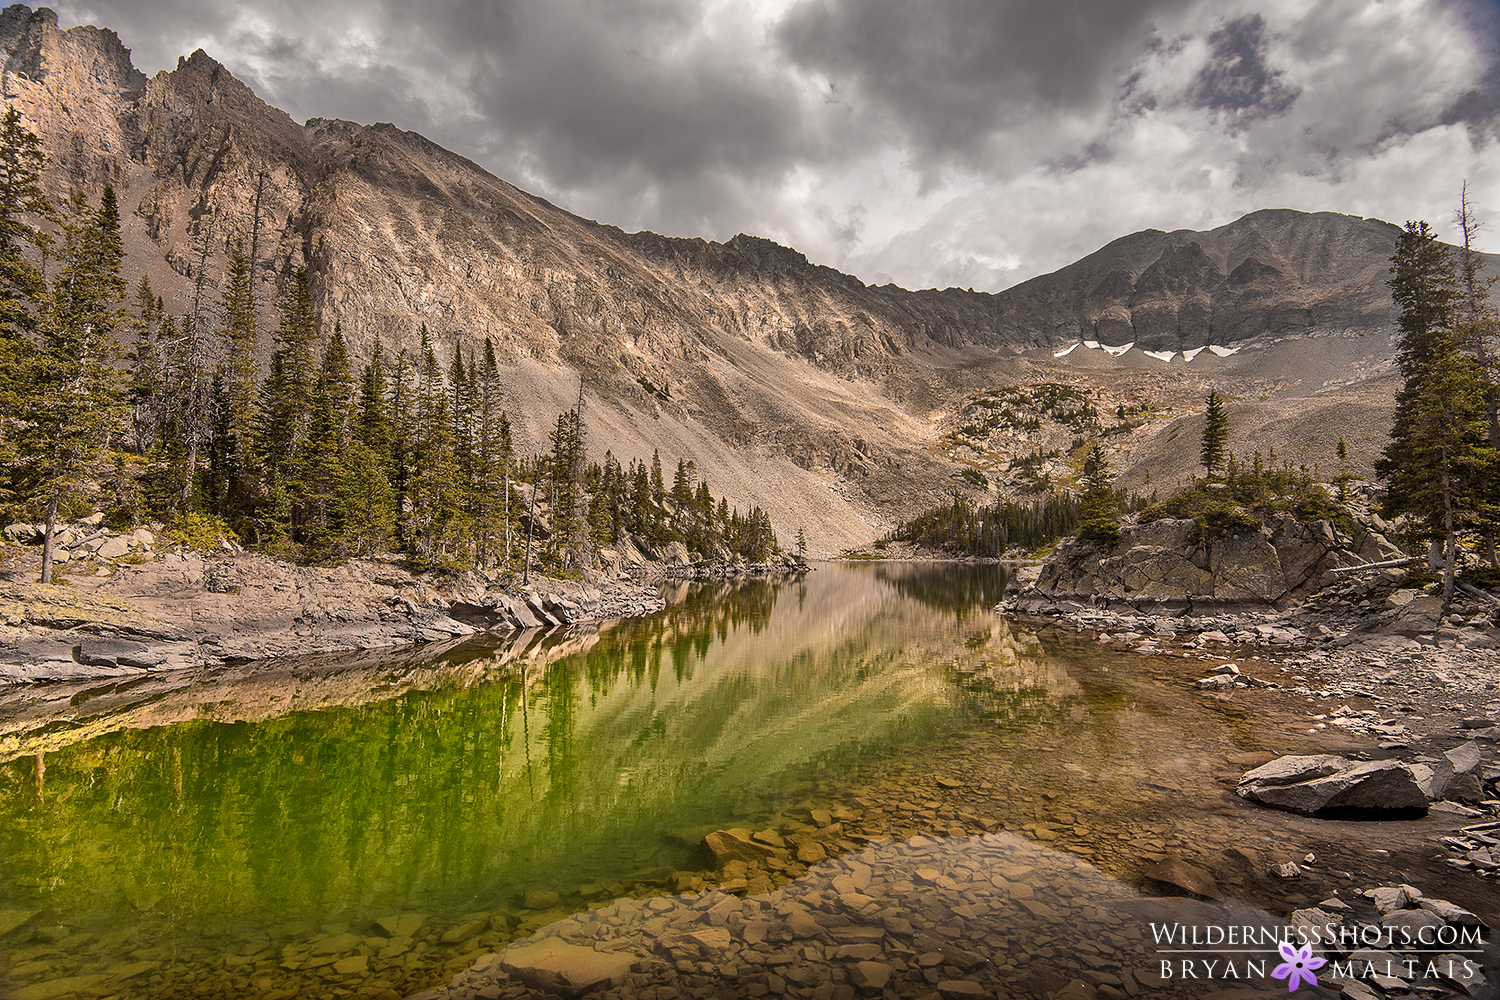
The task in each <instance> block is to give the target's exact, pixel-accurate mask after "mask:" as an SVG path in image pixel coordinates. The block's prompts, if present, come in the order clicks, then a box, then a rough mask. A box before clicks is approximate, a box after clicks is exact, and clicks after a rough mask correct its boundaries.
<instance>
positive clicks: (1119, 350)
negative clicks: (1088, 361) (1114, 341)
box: [1104, 340, 1135, 358]
mask: <svg viewBox="0 0 1500 1000" xmlns="http://www.w3.org/2000/svg"><path fill="white" fill-rule="evenodd" d="M1134 346H1135V341H1133V340H1132V341H1131V342H1130V343H1128V344H1121V345H1120V346H1119V347H1106V348H1104V353H1105V354H1108V355H1109V356H1110V357H1112V358H1118V357H1119V356H1120V355H1122V354H1124V353H1125V352H1126V351H1128V350H1130V349H1131V348H1132V347H1134Z"/></svg>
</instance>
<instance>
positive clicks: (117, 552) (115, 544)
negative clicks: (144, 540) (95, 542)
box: [94, 535, 130, 559]
mask: <svg viewBox="0 0 1500 1000" xmlns="http://www.w3.org/2000/svg"><path fill="white" fill-rule="evenodd" d="M129 552H130V539H128V538H126V537H125V536H124V535H116V536H114V537H113V538H107V539H105V540H104V543H103V544H102V545H100V546H99V549H98V551H96V552H95V553H94V554H95V555H97V556H98V557H99V558H101V559H122V558H124V557H125V555H126V554H127V553H129Z"/></svg>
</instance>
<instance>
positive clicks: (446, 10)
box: [58, 0, 1500, 289]
mask: <svg viewBox="0 0 1500 1000" xmlns="http://www.w3.org/2000/svg"><path fill="white" fill-rule="evenodd" d="M58 9H59V14H60V15H61V18H62V20H63V22H64V24H71V23H85V22H87V23H95V24H100V25H103V26H107V27H111V28H114V29H116V30H117V31H118V32H119V33H120V36H121V38H122V39H123V40H124V41H125V43H126V44H127V45H129V46H132V47H133V49H134V51H135V58H136V62H137V65H139V66H140V67H141V68H142V69H144V70H146V71H147V72H153V71H155V70H158V69H162V68H170V67H171V66H173V65H175V64H176V60H177V57H178V56H180V55H183V54H186V53H188V52H191V51H192V50H193V49H195V48H199V47H201V48H203V49H205V50H206V51H207V52H208V53H209V54H210V55H212V56H214V57H215V58H217V59H219V60H220V61H222V62H223V63H225V65H227V66H228V67H229V69H230V70H231V71H232V72H234V73H235V74H236V75H237V76H239V77H240V78H241V79H242V80H244V81H245V82H246V83H248V84H250V85H251V86H252V87H254V88H255V89H256V90H257V92H258V93H260V94H261V96H262V97H263V98H265V99H266V100H267V101H268V102H270V103H272V104H275V105H277V106H279V107H282V108H284V109H285V110H287V111H288V112H290V113H291V114H292V115H294V116H295V117H298V118H308V117H314V116H317V117H341V118H348V119H351V120H355V121H362V122H374V121H392V122H394V123H395V124H397V125H398V126H400V127H402V128H406V129H411V130H413V131H418V132H421V133H423V134H425V135H427V136H428V137H429V138H431V139H433V140H434V141H436V142H439V143H441V144H443V145H445V146H447V147H449V148H451V149H454V150H455V151H457V152H459V153H462V154H464V155H466V156H469V157H471V158H473V159H475V160H476V161H477V162H479V163H481V164H482V165H484V166H485V167H487V168H488V169H490V170H492V171H493V172H494V173H496V174H498V175H500V176H502V177H505V178H506V179H507V180H511V181H513V182H515V183H517V184H519V185H520V186H522V187H525V188H527V189H529V190H533V191H535V192H536V193H538V194H541V195H543V196H545V197H548V198H549V199H552V200H553V201H555V202H557V203H559V204H561V205H563V206H565V207H568V208H570V209H571V210H573V211H575V212H577V213H579V214H581V215H585V216H588V217H591V218H598V219H600V220H602V221H606V222H610V223H613V224H616V225H620V226H623V227H625V228H627V229H637V228H645V229H652V230H655V231H658V232H663V233H667V234H671V235H687V236H704V237H707V238H711V239H726V238H728V237H729V236H732V235H733V234H734V233H736V232H749V233H754V234H757V235H763V236H768V237H770V238H772V239H777V240H780V241H782V242H785V243H789V244H791V245H793V246H796V247H797V248H798V249H799V250H802V251H803V252H805V253H807V254H808V256H809V257H811V258H812V259H813V260H816V261H819V262H822V263H827V264H830V265H832V266H835V267H840V268H843V269H845V270H850V271H852V272H853V273H855V274H858V275H861V276H864V277H866V278H868V279H872V280H873V278H874V276H875V275H876V274H880V275H881V276H882V278H884V277H885V276H887V275H889V276H891V277H893V278H894V279H895V280H896V281H897V282H898V283H901V284H903V285H907V286H908V287H918V286H926V285H937V286H946V285H959V286H971V285H972V286H974V287H977V288H988V289H997V288H1000V287H1004V286H1006V285H1008V284H1011V283H1014V282H1015V281H1018V280H1023V279H1024V278H1026V277H1029V276H1031V275H1034V274H1038V273H1042V272H1044V271H1047V270H1051V269H1053V268H1055V267H1058V266H1061V265H1062V264H1065V263H1067V262H1068V261H1070V260H1072V259H1075V258H1076V257H1078V256H1080V255H1081V254H1084V253H1087V252H1089V251H1091V250H1093V249H1096V248H1097V247H1098V246H1100V245H1102V244H1104V243H1106V242H1108V241H1109V240H1111V239H1113V238H1115V237H1117V236H1120V235H1123V234H1125V233H1127V232H1130V231H1133V230H1135V229H1138V228H1144V227H1148V226H1149V227H1157V228H1168V229H1171V228H1181V227H1192V228H1201V227H1205V226H1212V225H1217V224H1222V223H1224V222H1228V221H1230V220H1232V219H1233V218H1235V217H1237V216H1238V215H1240V214H1242V213H1244V212H1247V211H1252V210H1254V209H1258V208H1266V207H1292V208H1301V209H1306V210H1332V211H1344V212H1350V213H1354V214H1363V215H1378V216H1380V217H1383V218H1388V219H1391V220H1393V221H1396V222H1401V221H1404V220H1405V219H1407V218H1429V219H1431V220H1433V221H1434V222H1435V223H1437V224H1438V225H1439V228H1440V229H1441V228H1442V227H1443V226H1444V225H1445V224H1447V223H1448V221H1449V220H1450V218H1451V212H1452V207H1453V203H1454V202H1455V201H1456V199H1457V191H1458V187H1459V185H1460V184H1461V183H1462V181H1463V180H1464V179H1465V178H1467V179H1468V180H1469V182H1470V193H1471V196H1472V197H1474V199H1475V200H1476V202H1477V203H1478V205H1479V206H1480V208H1481V210H1482V211H1488V210H1490V209H1491V208H1492V207H1493V208H1494V209H1495V210H1500V166H1497V165H1495V164H1496V163H1497V162H1500V158H1497V157H1495V156H1494V155H1493V153H1494V150H1493V146H1494V144H1495V142H1496V111H1497V108H1500V58H1497V49H1500V26H1497V17H1496V13H1495V8H1494V7H1493V5H1490V4H1485V3H1480V2H1477V0H1476V2H1474V3H1468V2H1459V0H1398V2H1391V3H1384V4H1368V3H1365V2H1363V0H1325V2H1322V3H1319V4H1306V3H1302V2H1299V0H1255V2H1241V0H1227V2H1225V0H1058V2H1055V3H1049V4H1046V5H1037V4H1029V3H1020V2H994V0H758V2H754V3H744V2H737V0H431V2H426V3H422V4H417V5H413V4H407V3H395V2H391V0H373V2H372V0H329V2H321V3H300V2H298V3H294V2H292V0H261V2H259V3H257V4H255V5H253V6H252V5H247V4H242V3H238V2H232V0H194V2H186V0H160V2H143V0H93V2H89V3H79V2H65V3H61V4H59V5H58ZM1493 228H1495V227H1492V229H1493ZM1491 235H1493V234H1491ZM1497 248H1500V247H1491V249H1497Z"/></svg>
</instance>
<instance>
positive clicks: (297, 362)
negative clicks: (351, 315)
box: [231, 268, 342, 534]
mask: <svg viewBox="0 0 1500 1000" xmlns="http://www.w3.org/2000/svg"><path fill="white" fill-rule="evenodd" d="M231 273H233V268H231ZM279 312H280V320H279V322H278V323H277V326H276V350H275V352H274V353H273V354H272V355H271V368H270V371H269V373H268V374H267V376H266V380H265V384H264V386H263V387H262V389H261V407H260V410H261V422H260V433H259V437H258V440H257V442H256V444H257V458H258V464H259V466H260V474H261V477H262V479H263V481H264V483H265V490H266V495H267V500H268V502H267V509H266V511H265V512H264V516H263V520H264V521H265V522H266V525H267V527H268V528H269V529H270V530H272V531H273V532H279V531H280V530H286V531H288V532H290V533H292V534H296V533H297V531H298V528H299V521H300V517H301V508H300V506H299V505H298V504H297V499H296V498H297V497H298V496H299V495H300V494H301V493H302V491H303V488H304V486H305V484H304V482H303V481H302V474H303V469H302V466H301V461H300V460H301V459H302V458H304V457H306V455H307V454H308V451H307V439H308V431H309V428H310V425H311V422H312V403H313V390H314V388H315V387H316V385H317V381H318V369H317V361H316V359H315V357H314V353H313V352H314V345H315V344H316V343H317V340H318V318H317V315H316V314H315V313H314V312H313V307H312V290H311V288H310V286H309V283H308V278H307V269H306V268H298V269H297V272H296V275H295V277H294V278H293V280H292V283H291V285H290V286H288V288H287V290H286V292H285V294H283V296H282V299H281V304H280V307H279ZM340 343H342V338H340Z"/></svg>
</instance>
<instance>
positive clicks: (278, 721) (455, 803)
mask: <svg viewBox="0 0 1500 1000" xmlns="http://www.w3.org/2000/svg"><path fill="white" fill-rule="evenodd" d="M1003 582H1004V577H1003V570H1001V569H1000V568H998V567H963V566H942V567H930V566H928V567H921V566H900V565H889V564H887V565H877V566H863V567H827V568H824V569H820V570H818V571H817V572H815V573H813V574H812V575H810V576H809V577H808V578H807V579H806V580H804V581H801V582H790V583H782V584H774V583H764V582H761V583H754V584H749V585H746V586H743V587H739V588H731V587H682V588H679V589H678V590H676V591H674V592H673V593H672V594H671V595H669V596H670V597H671V598H672V599H673V600H674V601H676V603H675V604H674V605H673V606H672V607H671V608H669V609H668V611H666V612H664V613H663V614H661V615H659V616H656V617H654V618H652V619H649V620H643V621H631V622H624V623H621V624H620V625H618V626H617V627H614V628H612V629H609V630H606V631H604V632H603V633H599V634H593V633H588V634H581V635H571V636H558V635H554V636H550V637H537V636H529V637H524V638H522V639H519V640H515V641H507V642H498V641H486V642H478V643H475V642H469V643H464V644H461V645H458V646H456V647H452V648H448V649H446V650H442V651H438V650H433V649H427V650H420V651H416V652H408V653H405V654H400V655H394V656H381V657H375V656H355V657H345V658H340V659H335V660H330V661H317V662H301V663H297V664H283V665H274V664H273V665H259V666H252V667H243V668H233V669H225V670H221V671H215V672H210V673H206V674H202V675H195V676H187V675H184V676H174V677H168V678H156V679H152V680H150V681H148V682H145V683H141V684H138V685H135V686H126V687H124V688H123V689H121V688H111V687H110V686H108V685H106V686H103V687H100V688H96V689H93V690H77V691H73V692H71V693H69V692H62V693H61V694H62V695H64V696H66V697H52V698H51V699H50V700H48V699H45V698H44V699H43V700H41V701H40V702H38V701H36V700H35V697H32V698H31V700H26V699H20V700H17V699H16V698H12V699H9V700H8V701H6V702H0V713H4V714H3V715H0V718H4V719H5V720H6V721H4V722H3V723H0V859H3V862H0V997H13V998H15V1000H43V998H46V997H62V996H74V995H76V996H84V997H106V996H122V997H124V996H132V997H134V996H140V997H166V996H226V997H228V996H234V997H240V996H262V997H290V996H292V995H309V996H329V997H336V996H377V995H379V994H380V993H381V992H382V991H384V990H386V989H390V988H394V989H395V990H396V991H397V992H398V993H407V992H412V991H414V990H417V989H421V988H423V987H426V986H430V985H434V984H436V983H439V982H443V981H445V980H446V979H447V978H448V977H449V976H450V975H451V974H452V973H453V972H454V971H457V970H459V969H462V968H465V967H467V965H468V964H469V963H470V962H472V961H473V959H474V958H475V957H476V956H477V955H480V954H483V953H485V952H487V951H490V950H494V949H495V948H497V947H501V946H503V945H504V943H505V942H506V941H509V940H511V939H514V938H515V937H518V936H524V935H525V934H527V933H529V932H530V931H532V930H534V929H535V928H536V927H537V926H540V925H542V924H544V923H546V922H548V921H550V920H554V919H557V918H558V917H559V916H561V915H563V914H565V913H568V912H576V911H579V910H582V909H584V908H586V907H588V906H590V905H602V904H604V903H608V902H609V901H611V900H613V899H615V898H617V897H619V896H623V895H642V894H653V893H672V892H677V891H681V890H684V889H693V888H697V887H699V886H701V885H703V884H705V883H704V881H703V880H704V879H707V880H708V884H714V883H715V882H717V880H718V879H719V877H720V876H722V873H719V874H717V875H716V874H713V873H711V872H708V871H706V870H705V869H708V868H711V864H710V862H709V860H708V859H707V858H705V857H704V856H703V855H702V854H701V853H700V852H699V849H698V846H697V845H698V844H699V842H700V840H701V838H702V836H703V834H704V833H705V832H708V831H711V830H715V829H720V828H731V827H744V828H746V829H750V830H761V829H763V828H766V827H770V828H771V829H774V830H781V831H783V832H786V833H787V834H788V835H789V836H790V835H792V834H793V833H798V832H802V831H805V830H810V829H813V828H814V827H817V826H819V825H820V824H822V825H823V826H825V827H826V829H827V830H830V831H834V830H835V826H836V827H837V828H838V829H837V831H835V832H833V833H831V834H829V835H827V836H824V837H823V839H822V841H821V842H822V843H824V844H826V846H827V848H828V849H829V850H830V851H831V852H832V853H837V852H838V851H840V850H853V849H856V848H858V847H860V846H861V845H862V844H863V843H864V842H866V841H867V840H869V839H875V838H879V837H883V836H887V835H894V836H898V837H899V836H902V835H907V834H910V833H915V832H927V833H932V832H936V833H940V834H947V835H952V836H959V835H963V834H973V833H979V832H983V831H984V830H988V829H996V828H998V827H999V826H1001V825H1003V826H1005V827H1007V828H1009V829H1012V830H1015V831H1018V832H1021V833H1022V834H1024V835H1026V836H1029V837H1032V838H1034V839H1036V840H1038V841H1042V842H1046V843H1049V844H1052V845H1053V846H1059V847H1063V848H1065V849H1068V850H1074V851H1077V852H1078V853H1080V854H1084V855H1085V856H1088V857H1089V858H1090V859H1091V860H1093V861H1094V862H1095V863H1096V864H1098V865H1100V867H1101V868H1103V869H1105V870H1107V871H1109V872H1110V873H1111V874H1115V875H1118V876H1122V877H1127V878H1129V877H1133V876H1137V875H1138V872H1139V868H1141V867H1142V866H1143V862H1142V861H1141V859H1142V858H1150V857H1152V856H1154V855H1159V854H1160V853H1161V852H1163V851H1167V850H1177V849H1187V848H1190V847H1192V846H1193V845H1194V843H1195V842H1201V841H1203V840H1205V839H1209V840H1212V839H1222V840H1224V844H1223V845H1222V846H1228V844H1229V841H1230V839H1231V838H1232V839H1233V840H1234V841H1236V842H1242V843H1244V844H1247V845H1250V844H1252V842H1253V847H1252V849H1253V850H1259V851H1262V852H1265V853H1266V855H1267V858H1269V857H1270V854H1271V853H1272V852H1274V850H1275V849H1276V844H1277V842H1278V840H1279V841H1282V842H1287V841H1288V840H1289V838H1293V839H1294V838H1295V837H1315V836H1318V835H1319V833H1318V831H1319V829H1320V828H1319V827H1318V825H1317V824H1316V823H1315V822H1314V821H1305V822H1304V821H1299V820H1294V819H1293V818H1290V817H1281V816H1279V815H1277V814H1267V813H1265V812H1264V811H1256V810H1251V809H1249V808H1248V807H1245V806H1243V805H1242V804H1240V803H1239V802H1238V801H1237V800H1233V799H1232V797H1231V798H1230V799H1229V800H1226V798H1225V796H1224V790H1223V787H1222V784H1223V781H1224V780H1226V779H1228V780H1232V778H1233V776H1234V775H1237V774H1238V772H1239V770H1242V769H1243V768H1242V767H1239V766H1238V765H1237V764H1236V763H1235V762H1234V761H1233V760H1230V759H1229V758H1231V757H1233V756H1234V755H1235V754H1236V753H1244V752H1248V753H1250V754H1251V755H1252V756H1253V755H1255V754H1262V753H1263V754H1265V756H1266V757H1269V756H1271V755H1272V754H1271V753H1270V749H1271V747H1272V744H1277V743H1278V742H1279V743H1289V742H1290V741H1292V740H1293V738H1292V736H1291V734H1292V733H1293V732H1294V731H1295V729H1296V727H1297V726H1298V725H1305V723H1302V722H1300V720H1299V719H1298V718H1297V716H1296V713H1295V712H1288V713H1286V716H1287V720H1286V724H1285V725H1284V726H1283V727H1282V728H1281V729H1277V728H1275V727H1274V726H1272V727H1270V728H1269V729H1268V728H1267V727H1265V726H1261V725H1258V724H1255V725H1252V724H1251V723H1250V721H1248V719H1247V717H1246V716H1245V714H1244V713H1243V712H1240V711H1239V710H1238V709H1236V708H1235V707H1234V706H1226V705H1223V704H1222V703H1216V702H1210V701H1206V700H1204V699H1202V698H1199V697H1197V696H1193V695H1191V694H1187V693H1184V692H1182V691H1181V690H1179V688H1178V686H1177V679H1175V678H1165V680H1166V683H1162V682H1161V681H1158V680H1156V679H1155V677H1154V676H1153V671H1151V670H1147V671H1144V672H1143V671H1142V670H1141V665H1142V664H1143V663H1146V662H1147V661H1143V660H1141V659H1140V658H1136V657H1119V656H1115V655H1113V654H1101V653H1099V652H1098V651H1096V650H1093V649H1089V648H1084V647H1083V646H1068V645H1066V644H1046V643H1042V642H1040V641H1038V640H1037V639H1036V638H1035V637H1033V636H1029V635H1027V634H1025V633H1017V632H1015V631H1013V630H1012V629H1011V628H1010V627H1009V626H1008V625H1007V623H1006V622H1005V621H1003V620H1002V619H1001V618H999V617H998V616H996V615H994V614H993V613H992V612H990V611H989V610H988V609H989V608H990V607H991V606H992V605H993V604H994V602H995V601H996V600H997V599H998V596H999V591H1000V588H1001V587H1002V586H1003ZM1176 667H1177V669H1178V670H1179V671H1187V670H1190V669H1191V668H1188V667H1185V666H1183V665H1181V664H1178V665H1176ZM1161 669H1166V668H1159V669H1157V670H1155V671H1154V673H1158V674H1159V673H1160V670H1161ZM1184 676H1191V674H1190V673H1187V674H1184ZM1277 752H1291V751H1290V750H1286V749H1283V748H1281V747H1279V746H1278V747H1277ZM940 777H941V778H943V779H944V781H945V783H942V784H935V782H936V780H937V778H940ZM820 808H828V809H831V810H836V812H835V813H834V814H833V815H830V816H828V817H825V818H823V819H820V818H819V815H818V812H817V810H819V809H820ZM825 820H826V821H827V822H825ZM835 821H836V822H835ZM830 822H831V823H833V825H829V823H830ZM1231 824H1234V825H1233V826H1231ZM1244 824H1249V825H1244ZM1299 824H1300V825H1299ZM1304 827H1305V829H1304ZM1324 836H1325V837H1326V834H1325V835H1324ZM1218 846H1221V845H1218V844H1214V845H1213V847H1214V850H1217V848H1218ZM1346 846H1347V845H1346ZM1320 849H1321V848H1320ZM1330 849H1332V847H1330ZM1361 849H1363V848H1362V847H1348V850H1351V851H1356V852H1357V851H1358V850H1361ZM1354 860H1355V861H1357V860H1358V859H1357V858H1355V859H1354ZM1348 867H1350V868H1355V869H1357V865H1355V864H1353V863H1352V862H1351V863H1350V864H1349V865H1348ZM799 870H800V869H799V868H798V866H796V865H793V866H790V867H788V868H787V869H786V870H785V871H780V870H778V871H775V872H770V873H768V875H769V876H772V877H774V879H775V881H776V883H777V884H780V883H781V882H784V881H785V880H786V879H787V878H789V877H793V876H796V875H797V874H799ZM1239 888H1241V889H1244V890H1245V891H1253V890H1254V879H1253V878H1252V877H1249V876H1247V878H1246V880H1244V885H1242V886H1240V887H1239ZM1307 891H1308V892H1317V891H1324V892H1326V891H1327V887H1324V886H1318V885H1309V887H1308V890H1307ZM1314 898H1318V897H1314ZM402 915H405V916H406V917H407V918H408V920H409V921H411V922H408V923H405V924H399V925H398V924H397V923H396V922H395V921H394V919H393V918H397V917H400V916H402ZM23 919H24V922H20V923H18V924H17V925H16V926H14V927H13V928H12V927H8V926H7V925H8V924H16V922H17V921H22V920H23ZM393 927H394V928H395V929H394V930H393ZM445 939H448V940H445Z"/></svg>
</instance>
